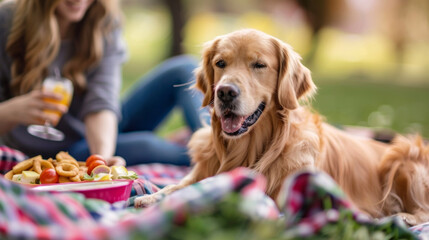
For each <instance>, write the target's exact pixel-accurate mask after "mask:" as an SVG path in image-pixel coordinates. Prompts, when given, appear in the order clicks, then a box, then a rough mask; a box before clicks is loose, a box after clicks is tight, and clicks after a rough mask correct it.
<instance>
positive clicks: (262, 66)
mask: <svg viewBox="0 0 429 240" xmlns="http://www.w3.org/2000/svg"><path fill="white" fill-rule="evenodd" d="M252 67H253V68H266V67H267V65H265V64H263V63H260V62H255V63H254V64H253V65H252Z"/></svg>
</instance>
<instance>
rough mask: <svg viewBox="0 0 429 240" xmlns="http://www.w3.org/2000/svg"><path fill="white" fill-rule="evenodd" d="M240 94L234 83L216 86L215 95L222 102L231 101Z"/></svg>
mask: <svg viewBox="0 0 429 240" xmlns="http://www.w3.org/2000/svg"><path fill="white" fill-rule="evenodd" d="M238 95H240V89H239V88H238V87H237V86H235V85H234V84H222V85H220V86H219V87H218V88H217V97H218V98H219V99H220V100H221V101H222V102H232V101H233V100H234V99H236V98H237V97H238Z"/></svg>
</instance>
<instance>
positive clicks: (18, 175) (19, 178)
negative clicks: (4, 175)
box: [12, 173, 22, 182]
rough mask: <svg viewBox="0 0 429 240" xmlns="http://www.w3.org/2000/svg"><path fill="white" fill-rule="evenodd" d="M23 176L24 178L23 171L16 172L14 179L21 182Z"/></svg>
mask: <svg viewBox="0 0 429 240" xmlns="http://www.w3.org/2000/svg"><path fill="white" fill-rule="evenodd" d="M21 178H22V173H20V174H15V175H13V176H12V181H14V182H20V181H21Z"/></svg>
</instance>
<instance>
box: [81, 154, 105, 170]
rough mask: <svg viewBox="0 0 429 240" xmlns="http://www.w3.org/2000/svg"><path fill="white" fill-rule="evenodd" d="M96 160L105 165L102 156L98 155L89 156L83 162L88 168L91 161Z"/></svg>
mask: <svg viewBox="0 0 429 240" xmlns="http://www.w3.org/2000/svg"><path fill="white" fill-rule="evenodd" d="M96 160H101V161H103V162H104V165H107V164H106V160H104V158H103V156H101V155H99V154H92V155H91V156H89V157H88V158H87V159H86V161H85V163H86V166H87V167H89V166H90V165H91V163H92V162H93V161H96Z"/></svg>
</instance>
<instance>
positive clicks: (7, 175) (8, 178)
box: [4, 171, 14, 180]
mask: <svg viewBox="0 0 429 240" xmlns="http://www.w3.org/2000/svg"><path fill="white" fill-rule="evenodd" d="M13 176H14V175H13V171H9V172H7V173H6V174H5V175H4V177H5V178H6V179H7V180H12V178H13Z"/></svg>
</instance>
